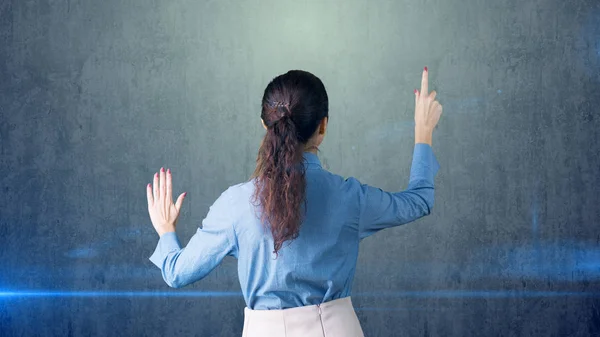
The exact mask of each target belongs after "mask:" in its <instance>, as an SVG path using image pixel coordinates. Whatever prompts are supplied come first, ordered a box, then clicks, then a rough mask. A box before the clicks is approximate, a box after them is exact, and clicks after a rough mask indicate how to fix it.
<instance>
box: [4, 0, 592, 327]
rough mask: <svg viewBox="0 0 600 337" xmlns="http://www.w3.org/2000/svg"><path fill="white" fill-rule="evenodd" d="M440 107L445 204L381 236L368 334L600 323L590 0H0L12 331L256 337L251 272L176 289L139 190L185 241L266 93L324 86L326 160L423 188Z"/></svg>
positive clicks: (243, 166) (242, 163)
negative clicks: (290, 83) (303, 76)
mask: <svg viewBox="0 0 600 337" xmlns="http://www.w3.org/2000/svg"><path fill="white" fill-rule="evenodd" d="M425 65H426V66H428V67H429V69H430V73H431V76H430V80H431V84H430V88H432V89H435V90H437V91H438V99H439V100H440V102H441V103H442V104H443V105H444V115H443V116H442V119H441V121H440V125H439V128H438V129H437V131H436V133H435V135H434V144H433V146H434V151H435V153H436V155H437V157H438V160H439V162H440V164H441V167H442V168H441V170H440V172H439V174H438V176H437V178H436V184H437V186H436V187H437V192H436V206H435V208H434V210H433V214H432V215H430V216H429V217H427V218H424V219H421V220H419V221H417V222H414V223H412V224H409V225H406V226H402V227H398V228H393V229H389V230H385V231H383V232H381V233H378V234H376V235H374V236H373V237H370V238H368V239H366V240H365V241H363V245H362V247H361V252H360V257H359V264H358V267H357V273H356V278H355V282H354V287H353V301H354V304H355V307H356V310H357V314H358V316H359V319H360V321H361V323H362V325H363V328H364V331H365V334H366V335H367V336H593V335H598V334H599V333H600V177H599V172H600V142H599V141H600V116H599V115H598V112H599V111H600V108H599V104H600V3H599V2H598V1H596V0H588V1H585V0H575V1H562V0H525V1H517V0H499V1H492V0H489V1H481V0H460V1H459V0H453V1H444V0H430V1H404V0H398V1H390V0H377V1H373V0H368V1H367V0H361V1H357V0H353V1H341V0H338V1H294V2H292V1H260V2H259V1H257V0H254V1H232V0H231V1H197V0H196V1H192V0H169V1H166V0H164V1H156V0H150V1H142V0H126V1H122V0H119V1H117V0H104V1H92V0H80V1H73V0H38V1H33V0H12V1H11V0H4V1H0V188H1V189H0V335H2V336H52V335H55V336H239V335H241V331H242V324H243V307H244V301H243V299H242V297H241V294H240V293H239V292H240V286H239V283H238V280H237V271H236V261H235V259H233V258H228V259H226V260H225V261H224V262H223V264H222V265H221V266H219V267H218V268H217V269H216V270H215V271H213V272H212V273H211V274H210V275H209V276H208V277H207V278H205V279H204V280H201V281H199V282H197V283H195V284H193V285H191V286H189V287H187V288H184V289H171V288H169V287H168V286H167V285H166V284H165V283H164V282H163V280H162V278H161V276H160V271H159V270H158V269H157V268H155V267H154V266H153V265H152V264H151V263H150V261H149V260H148V257H149V256H150V254H151V253H152V251H153V249H154V247H155V244H156V242H157V238H158V237H157V235H156V233H155V232H154V230H153V228H152V225H151V223H150V221H149V217H148V214H147V205H146V196H145V186H146V184H147V183H149V182H150V181H151V178H152V174H153V173H154V172H156V171H157V170H158V169H159V168H160V167H161V166H165V167H170V168H171V169H172V170H173V175H174V188H173V190H174V193H176V194H179V193H181V192H183V191H187V192H188V197H187V199H186V202H185V205H184V211H183V214H182V218H181V220H180V222H179V226H178V233H179V237H180V238H181V240H182V243H183V244H185V243H187V241H188V240H189V238H190V237H191V235H192V234H193V233H194V232H195V230H196V228H197V226H198V225H199V224H200V221H201V220H202V219H203V217H204V216H205V214H206V212H207V210H208V207H209V206H210V205H211V204H212V202H213V201H214V200H215V199H216V197H217V196H218V195H219V194H220V193H221V192H222V191H223V190H225V189H226V188H227V187H228V186H229V185H233V184H236V183H239V182H242V181H245V180H246V179H247V178H248V177H249V176H250V174H251V173H252V170H253V167H254V161H255V156H256V153H257V150H258V146H259V142H260V139H261V137H262V135H263V134H264V130H263V129H262V126H261V125H260V121H259V108H260V99H261V97H262V91H263V90H264V88H265V86H266V85H267V83H268V81H269V80H270V79H271V78H273V77H275V76H277V75H279V74H281V73H284V72H286V71H287V70H289V69H303V70H308V71H310V72H312V73H314V74H316V75H317V76H319V77H320V78H321V79H322V80H323V82H324V83H325V85H326V88H327V90H328V93H329V97H330V116H331V120H330V127H329V133H328V135H327V137H326V140H325V143H324V145H323V147H322V150H323V152H322V154H321V159H322V161H323V162H325V163H326V165H327V167H328V168H329V169H330V170H331V171H333V172H336V173H338V174H341V175H343V176H354V177H357V178H358V179H359V180H361V181H362V182H365V183H369V184H372V185H376V186H378V187H381V188H384V189H387V190H400V189H403V188H405V187H406V185H407V183H408V174H409V167H410V161H411V153H412V152H411V151H412V147H413V130H412V121H413V116H412V113H413V104H414V97H413V89H414V88H416V87H418V86H419V80H420V74H421V69H422V67H423V66H425Z"/></svg>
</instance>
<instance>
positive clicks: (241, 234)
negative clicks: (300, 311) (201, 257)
mask: <svg viewBox="0 0 600 337" xmlns="http://www.w3.org/2000/svg"><path fill="white" fill-rule="evenodd" d="M304 158H305V162H306V216H305V219H304V221H303V223H302V225H301V227H300V232H299V235H298V237H297V238H296V239H294V240H293V241H290V242H286V243H285V244H284V245H283V247H282V249H281V250H280V251H279V256H277V258H275V254H274V253H273V237H272V236H271V233H270V232H269V231H265V229H264V226H263V224H262V223H261V221H260V218H259V216H258V215H255V214H256V212H257V210H256V208H255V207H254V205H253V204H252V203H251V201H250V198H251V195H252V194H253V193H254V188H255V186H254V182H253V181H250V182H247V183H244V184H239V185H236V186H233V187H231V188H230V189H229V191H228V193H231V194H232V195H234V196H235V197H236V198H240V199H239V200H235V201H234V202H233V204H235V205H236V208H237V207H239V208H238V209H237V210H236V214H237V217H238V219H237V221H236V223H235V233H236V236H237V240H238V259H239V262H238V274H239V278H240V285H241V287H242V290H243V293H244V297H245V300H246V303H247V305H248V307H249V308H251V309H284V308H291V307H298V306H304V305H311V304H319V303H323V302H326V301H329V300H332V299H337V298H340V297H345V296H348V295H349V293H350V287H351V285H352V278H353V276H354V269H355V266H356V259H357V255H358V243H359V235H358V219H359V210H360V208H359V207H358V206H359V203H358V197H359V194H358V193H357V192H358V191H354V192H355V193H352V191H351V190H349V188H351V186H350V185H351V182H349V181H345V180H344V179H343V178H342V177H340V176H338V175H335V174H332V173H329V172H328V171H326V170H324V169H322V168H321V165H320V163H319V159H318V158H317V156H316V155H314V154H312V153H309V152H306V153H305V154H304ZM238 205H239V206H238ZM242 205H243V206H242Z"/></svg>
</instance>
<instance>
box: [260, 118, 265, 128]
mask: <svg viewBox="0 0 600 337" xmlns="http://www.w3.org/2000/svg"><path fill="white" fill-rule="evenodd" d="M260 122H261V123H262V125H263V128H265V130H266V129H267V126H266V125H265V121H263V119H262V118H261V119H260Z"/></svg>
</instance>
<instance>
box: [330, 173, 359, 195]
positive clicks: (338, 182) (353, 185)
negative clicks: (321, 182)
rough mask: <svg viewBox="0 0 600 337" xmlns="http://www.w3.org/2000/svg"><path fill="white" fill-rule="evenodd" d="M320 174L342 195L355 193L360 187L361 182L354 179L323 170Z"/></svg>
mask: <svg viewBox="0 0 600 337" xmlns="http://www.w3.org/2000/svg"><path fill="white" fill-rule="evenodd" d="M322 173H323V175H324V176H325V177H326V179H327V180H328V181H329V182H331V183H332V185H334V186H336V187H337V189H338V190H339V191H341V192H342V193H352V192H357V191H358V190H360V188H361V186H362V184H361V182H360V181H359V180H358V179H356V178H354V177H343V176H341V175H339V174H336V173H333V172H329V171H327V170H323V171H322Z"/></svg>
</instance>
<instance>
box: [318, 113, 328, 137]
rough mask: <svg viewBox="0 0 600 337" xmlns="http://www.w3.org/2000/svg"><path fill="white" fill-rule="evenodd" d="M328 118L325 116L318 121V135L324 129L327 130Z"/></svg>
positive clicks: (321, 133) (323, 131)
mask: <svg viewBox="0 0 600 337" xmlns="http://www.w3.org/2000/svg"><path fill="white" fill-rule="evenodd" d="M328 120H329V118H328V117H325V118H323V119H322V120H321V123H319V134H320V135H324V134H325V131H327V123H328Z"/></svg>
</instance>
